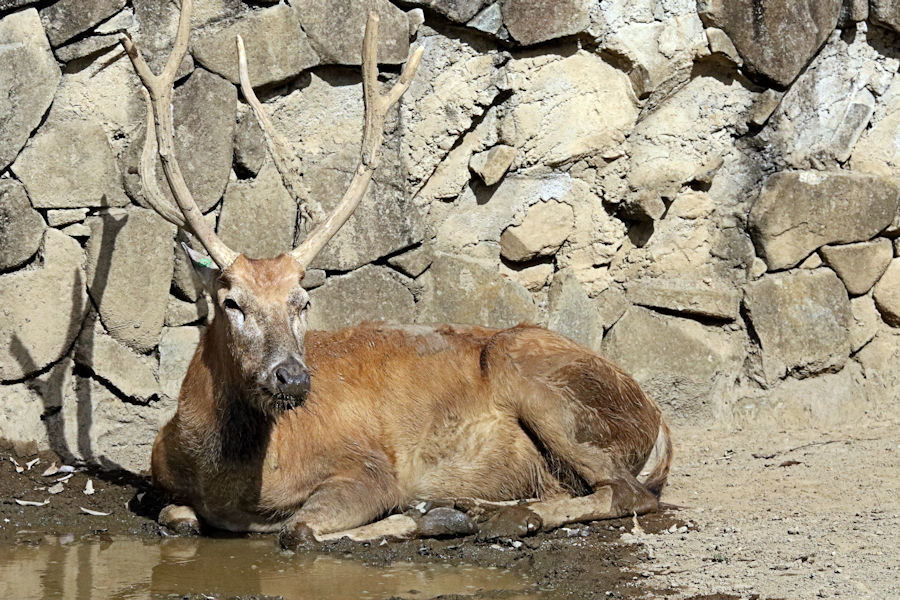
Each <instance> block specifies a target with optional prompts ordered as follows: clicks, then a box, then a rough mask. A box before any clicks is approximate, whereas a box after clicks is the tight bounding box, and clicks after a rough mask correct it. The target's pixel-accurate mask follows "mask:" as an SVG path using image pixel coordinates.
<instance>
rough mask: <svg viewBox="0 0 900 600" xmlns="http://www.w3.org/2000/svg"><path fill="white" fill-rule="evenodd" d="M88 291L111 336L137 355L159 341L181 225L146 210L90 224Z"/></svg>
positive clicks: (107, 216) (118, 215) (135, 210)
mask: <svg viewBox="0 0 900 600" xmlns="http://www.w3.org/2000/svg"><path fill="white" fill-rule="evenodd" d="M90 227H91V231H92V234H91V237H90V240H89V241H88V244H87V255H88V263H87V277H88V280H87V281H88V292H89V293H90V295H91V298H92V299H93V300H94V304H95V305H96V306H97V307H98V308H99V311H100V319H101V320H102V322H103V325H104V327H105V328H106V330H107V331H108V332H109V334H110V335H111V336H112V337H113V338H115V339H116V340H117V341H119V342H121V343H123V344H125V345H126V346H128V347H129V348H131V349H132V350H135V351H136V352H140V353H145V352H149V351H150V350H152V349H153V348H155V347H156V344H157V343H158V342H159V335H160V331H161V329H162V326H163V322H164V321H165V316H166V304H167V302H168V300H167V298H168V295H169V294H168V293H169V285H170V283H171V281H172V261H173V253H172V239H173V238H174V237H175V226H174V225H172V224H170V223H168V222H166V221H164V220H163V219H162V218H161V217H160V216H158V215H157V214H156V213H154V212H152V211H149V210H144V209H141V208H131V209H129V210H128V211H127V212H125V211H116V213H114V214H104V215H101V216H99V217H96V218H92V219H90Z"/></svg>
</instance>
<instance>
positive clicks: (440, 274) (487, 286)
mask: <svg viewBox="0 0 900 600" xmlns="http://www.w3.org/2000/svg"><path fill="white" fill-rule="evenodd" d="M426 277H428V279H430V282H429V285H428V286H427V287H426V289H427V291H426V293H425V296H424V297H423V299H422V300H421V301H420V302H419V303H418V308H419V314H418V317H417V318H416V321H417V322H419V323H428V324H431V323H440V322H450V323H459V324H468V325H484V326H488V327H512V326H513V325H518V324H519V323H522V322H530V321H534V318H535V316H536V315H537V312H536V308H535V306H534V302H533V301H532V299H531V295H530V294H529V293H528V292H527V291H526V290H525V288H524V287H522V286H521V285H519V284H517V283H515V282H512V281H509V280H508V279H504V278H502V277H500V275H499V273H497V272H494V271H490V270H488V269H486V268H485V267H484V266H482V265H481V264H479V263H477V262H475V261H472V260H467V259H464V258H459V257H455V256H452V255H449V254H445V253H441V252H439V253H436V254H435V257H434V262H433V263H432V265H431V268H430V269H429V270H428V272H427V273H426Z"/></svg>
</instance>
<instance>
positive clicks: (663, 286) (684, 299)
mask: <svg viewBox="0 0 900 600" xmlns="http://www.w3.org/2000/svg"><path fill="white" fill-rule="evenodd" d="M625 289H626V292H627V293H626V295H627V297H628V300H630V301H631V303H632V304H638V305H640V306H647V307H653V308H664V309H667V310H671V311H675V312H680V313H685V314H691V315H700V316H703V317H712V318H715V319H725V320H728V321H733V320H735V319H737V317H738V313H739V311H740V305H741V295H740V292H739V291H738V290H737V289H735V288H731V287H725V286H714V285H709V284H706V283H704V282H702V281H691V280H687V279H679V278H673V279H656V278H650V279H639V280H636V281H631V282H627V283H626V284H625Z"/></svg>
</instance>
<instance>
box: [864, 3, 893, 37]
mask: <svg viewBox="0 0 900 600" xmlns="http://www.w3.org/2000/svg"><path fill="white" fill-rule="evenodd" d="M869 15H870V16H871V18H872V20H873V21H874V22H876V23H878V24H879V25H883V26H885V27H889V28H890V29H893V30H894V31H900V2H898V1H897V0H869Z"/></svg>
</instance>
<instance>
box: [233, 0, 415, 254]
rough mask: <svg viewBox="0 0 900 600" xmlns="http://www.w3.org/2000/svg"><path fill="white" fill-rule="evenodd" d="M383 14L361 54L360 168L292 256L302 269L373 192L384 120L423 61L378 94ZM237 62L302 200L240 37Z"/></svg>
mask: <svg viewBox="0 0 900 600" xmlns="http://www.w3.org/2000/svg"><path fill="white" fill-rule="evenodd" d="M378 23H379V18H378V15H377V14H376V13H374V12H371V13H369V18H368V21H367V22H366V33H365V37H364V38H363V49H362V71H363V100H364V102H365V107H366V108H365V128H364V130H363V138H362V147H361V149H360V157H359V165H357V167H356V173H355V174H354V175H353V179H352V180H351V181H350V186H349V187H348V188H347V191H346V192H345V193H344V196H343V198H341V201H340V202H339V203H338V205H337V207H336V208H335V209H334V211H333V212H332V213H331V214H330V215H329V216H328V218H326V219H325V220H324V221H322V222H318V223H317V225H316V227H315V229H313V230H312V231H311V232H310V233H309V235H307V236H306V239H305V240H304V241H303V243H302V244H300V245H299V246H297V248H295V249H294V250H293V251H292V252H291V256H292V257H293V258H294V260H296V261H297V262H298V263H300V264H301V265H303V267H304V268H305V267H308V266H309V264H310V263H311V262H312V260H313V258H315V256H316V255H317V254H318V253H319V252H320V251H321V250H322V248H323V247H324V246H325V244H327V243H328V240H330V239H331V238H332V237H334V235H335V234H336V233H337V232H338V230H339V229H340V228H341V227H342V226H343V225H344V223H346V222H347V219H349V218H350V215H351V214H353V211H354V210H356V207H357V206H359V203H360V201H361V200H362V198H363V196H364V195H365V193H366V190H367V189H368V187H369V182H370V181H371V180H372V174H373V173H374V172H375V168H376V167H377V160H378V151H379V150H380V149H381V141H382V138H383V137H384V121H385V118H386V117H387V112H388V110H390V108H391V107H392V106H393V105H394V104H395V103H396V102H397V101H398V100H399V99H400V96H402V95H403V93H404V92H406V90H407V89H409V85H410V83H411V82H412V78H413V76H414V75H415V73H416V69H417V68H418V67H419V61H420V60H421V58H422V53H423V51H424V50H423V49H422V48H421V47H419V48H416V49H415V50H414V51H413V53H412V54H411V55H410V57H409V59H408V60H407V61H406V66H404V68H403V71H401V73H400V78H399V80H398V81H397V83H395V84H394V86H393V87H392V88H391V89H390V90H389V91H388V93H387V94H381V93H380V92H379V91H378V62H377V54H378ZM237 44H238V60H239V62H240V72H241V90H242V91H243V93H244V97H245V98H246V99H247V102H248V103H249V104H250V106H251V108H252V109H253V114H254V115H255V116H256V119H257V122H258V123H259V126H260V128H262V130H263V133H264V135H265V138H266V142H267V144H268V147H269V151H270V152H271V153H272V157H273V159H274V160H275V166H276V168H277V169H278V171H279V173H280V174H281V177H282V179H283V180H284V182H285V186H287V187H288V188H289V189H290V190H291V192H292V193H293V194H294V196H295V198H296V199H297V201H298V202H300V201H301V197H302V194H301V193H300V186H299V183H298V182H297V177H298V176H299V168H297V167H292V166H291V158H289V156H290V152H289V150H288V145H287V143H286V142H285V141H284V138H282V137H281V136H280V135H279V134H278V132H277V131H275V128H274V127H273V126H272V122H271V121H270V120H269V118H268V116H267V115H266V113H265V111H264V110H263V107H262V105H261V104H260V102H259V100H258V99H257V98H256V95H255V94H254V93H253V88H252V87H251V86H250V78H249V76H248V75H247V58H246V56H245V54H244V43H243V40H242V39H241V38H240V36H238V40H237ZM307 210H308V212H309V214H310V216H312V218H313V219H312V220H313V222H317V221H318V220H319V219H318V216H319V215H321V214H322V209H321V208H320V207H319V205H318V204H317V203H315V202H309V203H308V204H307Z"/></svg>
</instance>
